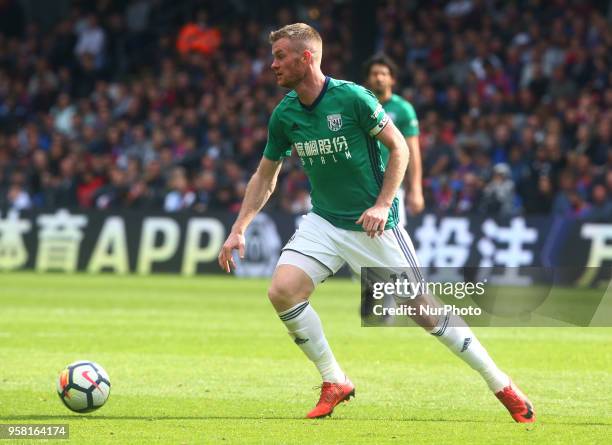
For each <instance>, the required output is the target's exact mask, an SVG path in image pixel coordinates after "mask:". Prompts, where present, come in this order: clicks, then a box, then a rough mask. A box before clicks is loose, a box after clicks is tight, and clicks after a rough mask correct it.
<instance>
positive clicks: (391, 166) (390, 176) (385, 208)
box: [357, 119, 410, 238]
mask: <svg viewBox="0 0 612 445" xmlns="http://www.w3.org/2000/svg"><path fill="white" fill-rule="evenodd" d="M375 137H376V138H377V139H378V140H379V141H380V142H382V143H383V144H384V146H385V147H387V149H388V150H389V162H388V164H387V169H386V170H385V175H384V178H383V184H382V188H381V190H380V193H379V194H378V198H377V199H376V203H375V204H374V206H372V207H370V208H369V209H366V210H365V211H364V212H363V213H362V214H361V216H360V217H359V219H358V220H357V224H361V225H362V226H363V229H364V230H365V231H366V233H367V234H368V236H370V237H371V238H374V237H375V236H376V235H381V234H382V232H383V231H384V230H385V225H386V224H387V218H388V216H389V209H390V208H391V205H393V199H394V198H395V195H396V193H397V189H398V188H399V186H400V185H401V183H402V180H403V179H404V173H405V172H406V167H407V166H408V161H409V159H410V152H409V151H408V146H407V144H406V140H405V139H404V136H403V135H402V134H401V133H400V131H399V130H398V129H397V127H396V126H395V125H394V124H393V122H392V121H391V119H388V122H387V123H386V125H385V126H384V128H383V129H382V130H381V131H380V132H379V133H378V134H377V135H376V136H375Z"/></svg>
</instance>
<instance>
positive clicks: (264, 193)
mask: <svg viewBox="0 0 612 445" xmlns="http://www.w3.org/2000/svg"><path fill="white" fill-rule="evenodd" d="M282 164H283V161H282V159H280V160H278V161H272V160H270V159H268V158H266V157H265V156H264V157H262V158H261V161H260V162H259V167H257V171H256V172H255V174H254V175H253V176H252V177H251V180H250V181H249V183H248V184H247V188H246V191H245V193H244V200H243V201H242V206H241V208H240V212H239V213H238V218H236V222H235V223H234V225H233V226H232V232H235V233H242V234H243V233H244V232H245V230H246V228H247V227H248V225H249V224H250V223H251V221H253V218H255V215H257V213H258V212H259V211H260V210H261V209H262V207H263V206H264V205H265V204H266V202H268V199H270V195H272V193H273V192H274V189H275V188H276V179H277V178H278V173H279V172H280V168H281V166H282Z"/></svg>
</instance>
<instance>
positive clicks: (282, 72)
mask: <svg viewBox="0 0 612 445" xmlns="http://www.w3.org/2000/svg"><path fill="white" fill-rule="evenodd" d="M272 56H273V57H274V60H273V61H272V65H271V68H272V70H273V71H274V74H276V82H277V83H278V84H279V85H280V86H282V87H285V88H291V89H292V88H295V87H296V86H297V85H298V84H299V83H300V82H301V81H302V80H303V79H304V76H305V75H306V69H307V67H308V61H307V59H306V57H305V56H304V54H303V52H302V53H300V52H298V51H296V49H295V48H294V47H293V45H292V43H291V42H290V41H289V39H286V38H282V39H280V40H277V41H276V42H274V43H273V44H272Z"/></svg>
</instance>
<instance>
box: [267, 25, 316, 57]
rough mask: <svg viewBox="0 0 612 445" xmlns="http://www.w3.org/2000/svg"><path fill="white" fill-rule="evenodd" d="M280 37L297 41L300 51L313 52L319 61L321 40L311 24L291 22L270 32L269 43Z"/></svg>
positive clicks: (293, 41)
mask: <svg viewBox="0 0 612 445" xmlns="http://www.w3.org/2000/svg"><path fill="white" fill-rule="evenodd" d="M280 39H289V40H290V41H291V42H292V43H297V44H298V45H299V50H300V51H302V50H305V49H307V50H308V51H310V52H311V53H313V55H314V57H315V59H317V60H318V61H319V62H321V57H322V56H323V40H322V39H321V35H320V34H319V32H318V31H317V30H316V29H314V28H313V27H312V26H310V25H307V24H306V23H292V24H291V25H285V26H283V27H282V28H281V29H277V30H276V31H272V32H271V33H270V43H274V42H277V41H278V40H280Z"/></svg>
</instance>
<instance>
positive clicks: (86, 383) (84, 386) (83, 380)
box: [57, 360, 111, 413]
mask: <svg viewBox="0 0 612 445" xmlns="http://www.w3.org/2000/svg"><path fill="white" fill-rule="evenodd" d="M110 386H111V384H110V379H109V378H108V374H107V373H106V371H105V370H104V369H103V368H102V366H100V365H98V364H97V363H94V362H88V361H85V360H82V361H78V362H74V363H71V364H70V365H68V366H66V368H65V369H64V370H63V371H62V372H61V373H60V375H59V378H58V379H57V395H59V398H60V399H61V400H62V402H64V405H66V407H67V408H68V409H70V410H72V411H75V412H77V413H88V412H91V411H94V410H96V409H98V408H100V407H101V406H102V405H104V403H106V400H107V399H108V396H109V394H110Z"/></svg>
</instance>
